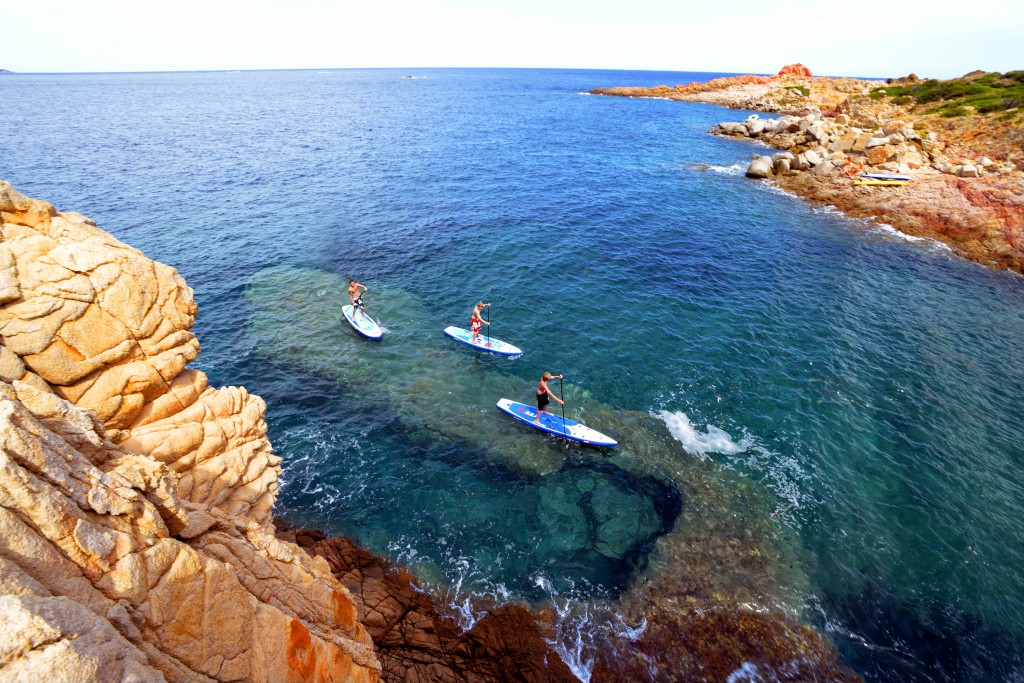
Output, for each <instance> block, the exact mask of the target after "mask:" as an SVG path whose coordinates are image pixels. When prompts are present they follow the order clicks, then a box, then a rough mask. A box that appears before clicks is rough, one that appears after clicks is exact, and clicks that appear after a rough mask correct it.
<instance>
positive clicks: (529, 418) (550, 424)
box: [498, 398, 619, 446]
mask: <svg viewBox="0 0 1024 683" xmlns="http://www.w3.org/2000/svg"><path fill="white" fill-rule="evenodd" d="M498 410H500V411H502V412H505V413H508V414H509V415H511V416H512V417H514V418H516V419H517V420H519V421H520V422H525V423H526V424H528V425H530V426H531V427H533V428H534V429H539V430H540V431H542V432H547V433H548V434H554V435H555V436H561V437H564V438H566V439H569V440H570V441H579V442H580V443H588V444H590V445H591V446H618V445H619V442H618V441H616V440H615V439H613V438H611V437H609V436H605V435H604V434H602V433H601V432H599V431H596V430H593V429H591V428H590V427H587V426H585V425H581V424H580V423H579V422H573V421H572V420H566V421H565V423H564V425H563V423H562V418H561V417H560V416H558V415H553V414H551V413H543V414H541V416H540V424H537V423H536V422H534V420H535V419H536V418H537V409H536V408H534V407H533V406H528V405H524V404H522V403H516V402H515V401H510V400H508V399H507V398H503V399H501V400H500V401H498Z"/></svg>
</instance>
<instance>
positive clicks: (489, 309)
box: [487, 306, 491, 346]
mask: <svg viewBox="0 0 1024 683" xmlns="http://www.w3.org/2000/svg"><path fill="white" fill-rule="evenodd" d="M487 345H488V346H490V345H491V307H490V306H488V307H487Z"/></svg>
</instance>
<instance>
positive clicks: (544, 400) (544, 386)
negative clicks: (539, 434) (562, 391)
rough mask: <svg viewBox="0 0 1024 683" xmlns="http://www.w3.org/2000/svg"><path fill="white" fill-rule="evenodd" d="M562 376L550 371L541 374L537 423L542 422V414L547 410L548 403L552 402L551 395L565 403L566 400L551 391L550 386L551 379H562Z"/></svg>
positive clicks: (538, 389)
mask: <svg viewBox="0 0 1024 683" xmlns="http://www.w3.org/2000/svg"><path fill="white" fill-rule="evenodd" d="M562 377H563V376H562V375H552V374H551V373H550V372H545V373H544V374H543V375H542V376H541V378H540V384H538V385H537V417H536V419H535V420H534V422H536V423H537V424H540V414H541V413H546V412H547V407H548V403H550V399H549V397H550V398H553V399H555V400H556V401H558V402H559V403H561V404H562V405H565V401H563V400H562V399H560V398H558V397H557V396H555V395H554V394H553V393H551V389H549V388H548V381H549V380H552V379H562Z"/></svg>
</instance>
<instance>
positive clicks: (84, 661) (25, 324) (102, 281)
mask: <svg viewBox="0 0 1024 683" xmlns="http://www.w3.org/2000/svg"><path fill="white" fill-rule="evenodd" d="M0 215H2V219H3V228H2V229H3V240H2V241H0V295H2V296H0V299H2V301H0V304H2V305H0V342H2V344H0V629H2V632H3V633H4V634H5V636H6V637H5V638H4V639H3V643H0V681H8V680H10V681H14V680H47V681H50V680H52V681H77V680H82V681H86V680H89V681H91V680H112V681H121V680H124V681H129V680H133V681H143V680H144V681H160V680H168V681H195V680H204V681H206V680H210V681H212V680H223V681H242V680H245V681H268V682H269V681H290V680H295V681H298V680H317V681H377V680H379V673H378V672H379V663H378V661H377V658H376V656H375V654H374V651H373V645H372V642H371V640H370V637H369V635H368V634H367V632H366V630H365V629H364V628H363V626H362V625H361V624H360V622H359V619H358V615H357V613H356V607H355V601H354V600H353V598H352V596H351V595H350V594H349V593H348V591H347V590H346V589H345V588H344V586H342V585H341V584H340V583H339V582H338V581H337V579H335V578H334V576H333V575H332V574H331V571H330V568H329V567H328V565H327V563H326V562H324V561H323V560H322V559H319V558H313V557H310V556H309V555H307V554H306V553H304V552H303V551H301V550H300V549H299V548H298V547H297V546H295V545H294V544H290V543H286V542H283V541H281V540H279V539H277V538H276V537H275V536H274V534H273V528H272V526H271V508H272V506H273V504H274V500H275V498H276V493H277V487H278V482H277V478H278V474H279V471H280V458H278V457H277V456H276V455H274V454H273V452H272V450H271V447H270V443H269V442H268V441H267V438H266V423H265V421H264V411H265V406H264V404H263V401H262V400H260V399H259V398H258V397H256V396H252V395H250V394H249V393H248V392H246V391H245V390H244V389H240V388H237V387H227V388H222V389H214V388H211V387H209V386H207V380H206V377H205V375H203V374H202V373H201V372H198V371H195V370H188V369H186V368H185V365H186V364H187V363H188V362H189V361H190V360H192V359H194V358H195V356H196V354H197V353H198V349H199V346H198V343H197V341H196V339H195V337H194V336H193V335H192V333H191V332H190V331H189V328H190V327H191V325H192V323H193V321H194V319H195V312H196V311H195V304H194V302H193V301H192V292H191V290H190V289H189V288H188V287H187V285H185V283H184V281H182V280H181V278H180V277H179V276H178V274H177V273H176V272H175V271H174V270H173V269H171V268H169V267H167V266H163V265H161V264H158V263H155V262H153V261H150V260H149V259H147V258H146V257H145V256H143V255H142V254H141V253H140V252H138V251H137V250H135V249H132V248H131V247H128V246H127V245H124V244H122V243H120V242H118V241H117V240H115V239H114V238H112V237H111V236H110V235H108V234H106V233H105V232H103V231H102V230H100V229H99V228H97V227H95V225H94V224H93V223H92V222H91V221H89V220H88V219H85V218H84V217H82V216H80V215H78V214H70V213H68V214H61V213H59V212H57V211H56V210H54V209H53V207H52V206H50V205H49V204H46V203H45V202H40V201H38V200H32V199H28V198H26V197H24V196H23V195H21V194H20V193H18V192H17V191H16V190H14V189H13V188H11V186H10V185H8V184H6V183H0ZM5 278H6V279H5ZM12 292H16V296H12V295H11V293H12Z"/></svg>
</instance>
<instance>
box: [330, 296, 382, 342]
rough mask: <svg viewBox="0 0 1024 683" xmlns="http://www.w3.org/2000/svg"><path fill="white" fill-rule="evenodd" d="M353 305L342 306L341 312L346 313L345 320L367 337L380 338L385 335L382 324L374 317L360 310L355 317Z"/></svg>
mask: <svg viewBox="0 0 1024 683" xmlns="http://www.w3.org/2000/svg"><path fill="white" fill-rule="evenodd" d="M352 309H353V306H352V305H351V304H349V305H348V306H342V307H341V312H342V313H344V314H345V320H347V321H348V324H349V325H351V326H352V327H354V328H355V329H356V332H358V333H359V334H361V335H363V336H364V337H366V338H367V339H380V338H381V337H383V336H384V330H382V329H380V325H378V324H377V323H375V322H374V321H373V318H371V317H370V316H368V315H366V314H365V313H363V312H362V311H360V312H359V313H358V314H357V315H356V316H355V318H353V317H352V315H353V311H352Z"/></svg>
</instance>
